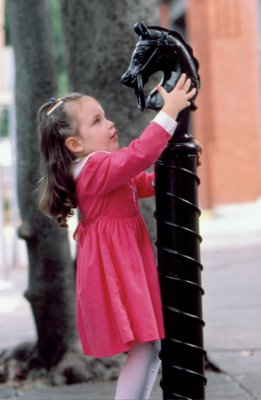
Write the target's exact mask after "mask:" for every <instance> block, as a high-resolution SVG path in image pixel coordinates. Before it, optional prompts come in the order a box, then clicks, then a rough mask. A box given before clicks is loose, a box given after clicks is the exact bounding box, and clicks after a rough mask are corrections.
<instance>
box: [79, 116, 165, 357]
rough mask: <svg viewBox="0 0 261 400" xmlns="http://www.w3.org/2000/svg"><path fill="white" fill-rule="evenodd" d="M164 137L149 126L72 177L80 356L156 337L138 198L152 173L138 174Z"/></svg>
mask: <svg viewBox="0 0 261 400" xmlns="http://www.w3.org/2000/svg"><path fill="white" fill-rule="evenodd" d="M169 138H170V135H169V134H168V133H167V132H166V131H165V130H164V129H163V128H162V127H161V126H160V125H159V124H157V123H156V122H152V123H151V124H150V125H149V126H148V127H147V128H146V129H145V130H144V132H143V133H142V134H141V136H140V137H139V138H138V139H135V140H133V141H132V142H131V144H130V145H129V146H128V147H124V148H121V149H119V150H117V151H115V152H112V153H109V152H103V151H98V152H95V153H93V154H92V155H91V156H90V157H89V158H88V160H86V162H85V164H84V166H83V168H82V169H81V172H80V173H79V175H78V177H77V178H76V181H75V182H76V197H77V202H78V206H79V210H80V215H81V219H80V223H79V225H78V228H77V230H76V237H77V240H78V250H77V273H76V316H77V329H78V332H79V337H80V341H81V344H82V348H83V352H84V354H86V355H91V356H94V357H106V356H112V355H114V354H118V353H122V352H125V351H128V350H129V349H130V347H131V345H132V344H133V343H142V342H147V341H154V340H159V339H162V338H164V326H163V317H162V305H161V297H160V289H159V281H158V273H157V267H156V263H155V257H154V252H153V249H152V245H151V241H150V238H149V234H148V231H147V228H146V225H145V222H144V220H143V217H142V216H141V213H140V210H139V205H138V198H141V197H149V196H152V195H153V194H154V190H153V186H152V180H153V173H150V174H149V173H147V172H145V170H146V169H147V168H149V167H150V166H151V165H152V164H153V163H154V162H155V161H156V160H157V158H158V157H159V156H160V154H161V152H162V151H163V150H164V148H165V146H166V145H167V142H168V140H169Z"/></svg>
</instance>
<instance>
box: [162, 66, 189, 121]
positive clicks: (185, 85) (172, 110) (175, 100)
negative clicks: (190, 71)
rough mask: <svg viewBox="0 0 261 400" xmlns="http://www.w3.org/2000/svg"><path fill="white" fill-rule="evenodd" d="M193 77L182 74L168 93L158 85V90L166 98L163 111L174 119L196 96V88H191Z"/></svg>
mask: <svg viewBox="0 0 261 400" xmlns="http://www.w3.org/2000/svg"><path fill="white" fill-rule="evenodd" d="M190 86H191V79H189V78H188V79H187V77H186V74H182V75H181V77H180V78H179V80H178V82H177V83H176V86H175V87H174V89H173V90H172V91H171V92H170V93H167V92H166V90H165V89H164V88H163V87H162V86H160V85H158V86H157V90H158V92H159V93H160V94H161V96H162V98H163V100H164V106H163V107H162V109H161V111H164V112H165V113H166V114H168V115H169V116H170V117H172V118H173V119H176V118H177V116H178V114H179V113H180V111H182V110H183V109H184V108H186V107H188V106H190V100H191V99H192V98H193V97H194V96H195V94H196V91H197V90H196V89H195V88H194V89H191V90H190Z"/></svg>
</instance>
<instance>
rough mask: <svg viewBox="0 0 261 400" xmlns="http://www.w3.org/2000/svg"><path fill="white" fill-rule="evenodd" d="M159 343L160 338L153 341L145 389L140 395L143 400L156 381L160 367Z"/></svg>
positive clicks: (147, 396) (146, 397)
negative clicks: (152, 351)
mask: <svg viewBox="0 0 261 400" xmlns="http://www.w3.org/2000/svg"><path fill="white" fill-rule="evenodd" d="M160 347H161V343H160V340H157V341H156V342H154V353H153V358H152V361H151V363H150V367H149V372H148V376H147V381H146V383H145V389H144V393H143V396H142V399H143V400H148V399H149V398H150V394H151V392H152V389H153V385H154V383H155V381H156V378H157V375H158V372H159V368H160V359H159V352H160Z"/></svg>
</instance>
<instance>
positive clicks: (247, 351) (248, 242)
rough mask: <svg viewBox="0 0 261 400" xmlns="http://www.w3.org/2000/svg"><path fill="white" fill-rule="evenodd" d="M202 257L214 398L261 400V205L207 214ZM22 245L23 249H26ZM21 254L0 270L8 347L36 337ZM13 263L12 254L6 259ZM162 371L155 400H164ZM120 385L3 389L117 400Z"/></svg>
mask: <svg viewBox="0 0 261 400" xmlns="http://www.w3.org/2000/svg"><path fill="white" fill-rule="evenodd" d="M200 233H201V235H202V237H203V242H202V245H201V257H202V263H203V266H204V270H203V273H202V286H203V288H204V290H205V295H204V297H203V315H204V320H205V322H206V326H205V328H204V341H205V349H206V351H207V354H208V359H209V361H210V362H211V363H212V364H213V365H214V366H216V367H217V368H218V369H219V370H220V372H213V371H210V370H207V371H206V377H207V386H206V396H205V397H206V399H209V400H230V399H231V400H232V399H233V400H245V399H255V400H259V399H260V400H261V268H260V267H261V265H260V260H261V202H260V201H257V202H254V203H249V204H247V203H244V204H238V205H231V206H224V207H219V208H216V209H215V210H213V211H212V212H211V213H209V212H203V213H202V217H201V219H200ZM19 246H21V244H19ZM23 252H24V249H20V258H19V257H18V260H19V262H18V263H17V265H16V266H15V267H12V268H7V269H6V270H4V269H3V268H2V269H1V268H0V274H1V275H0V332H1V333H0V335H1V340H0V350H1V349H3V348H6V347H10V346H13V345H16V344H18V343H20V342H21V341H27V340H32V339H34V338H35V336H36V335H35V330H34V324H33V320H32V316H31V312H30V308H29V305H28V304H27V302H26V300H25V299H24V298H23V296H22V292H23V290H24V289H25V287H26V284H27V270H26V266H25V263H23V262H22V261H21V258H23V256H22V255H23V254H24V253H23ZM6 259H8V255H6ZM159 380H160V374H159V376H158V380H157V382H156V384H155V387H154V390H153V393H152V396H151V400H156V399H161V398H162V390H161V388H160V386H159ZM115 384H116V382H115V381H112V382H98V383H85V384H74V385H67V386H58V387H57V386H55V387H50V386H39V387H35V388H29V389H27V390H20V391H17V390H16V389H15V388H12V387H10V386H7V385H0V399H2V400H3V399H9V400H10V399H12V400H16V399H19V400H112V399H113V398H114V391H115Z"/></svg>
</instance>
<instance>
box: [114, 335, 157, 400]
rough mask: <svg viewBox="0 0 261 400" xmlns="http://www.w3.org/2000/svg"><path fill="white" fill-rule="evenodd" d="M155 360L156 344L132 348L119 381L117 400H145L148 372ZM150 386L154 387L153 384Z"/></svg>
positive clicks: (143, 344)
mask: <svg viewBox="0 0 261 400" xmlns="http://www.w3.org/2000/svg"><path fill="white" fill-rule="evenodd" d="M154 358H155V344H154V342H146V343H136V344H134V345H133V346H132V348H131V350H130V351H129V353H128V357H127V360H126V361H125V364H124V365H123V368H122V370H121V373H120V376H119V379H118V383H117V388H116V396H115V400H141V399H143V398H144V397H143V394H144V390H145V386H146V390H147V378H148V371H149V369H150V365H151V363H152V361H153V360H154ZM154 380H155V379H154ZM150 386H151V387H152V385H151V384H150ZM148 390H149V386H148ZM148 390H147V391H148ZM150 390H151V389H150Z"/></svg>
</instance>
